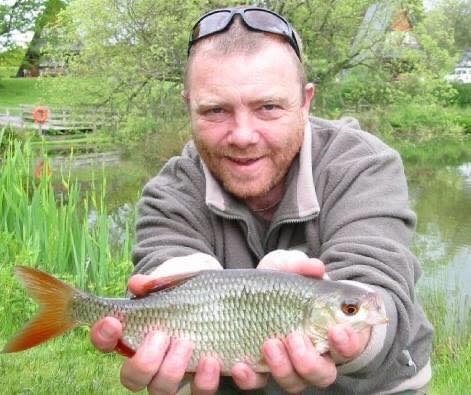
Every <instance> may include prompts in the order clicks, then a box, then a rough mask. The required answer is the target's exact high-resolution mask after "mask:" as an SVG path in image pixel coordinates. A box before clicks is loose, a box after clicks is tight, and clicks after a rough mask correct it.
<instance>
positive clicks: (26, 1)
mask: <svg viewBox="0 0 471 395" xmlns="http://www.w3.org/2000/svg"><path fill="white" fill-rule="evenodd" d="M45 3H46V1H45V0H16V1H13V0H11V1H8V0H7V1H4V2H2V4H0V45H2V46H4V47H10V46H11V45H12V38H13V37H14V35H15V34H18V33H24V32H26V31H28V30H31V29H32V28H33V27H34V23H35V20H36V17H37V16H38V14H39V13H40V12H41V11H42V10H43V9H44V4H45Z"/></svg>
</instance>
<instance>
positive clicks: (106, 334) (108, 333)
mask: <svg viewBox="0 0 471 395" xmlns="http://www.w3.org/2000/svg"><path fill="white" fill-rule="evenodd" d="M98 332H99V333H100V336H101V337H102V338H103V339H104V340H111V339H113V338H114V335H115V333H114V330H110V328H108V327H107V325H102V326H101V327H100V328H99V330H98Z"/></svg>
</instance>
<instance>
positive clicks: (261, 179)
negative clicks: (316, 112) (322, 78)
mask: <svg viewBox="0 0 471 395" xmlns="http://www.w3.org/2000/svg"><path fill="white" fill-rule="evenodd" d="M267 42H268V43H269V45H267V46H266V47H265V48H264V49H262V50H260V51H257V52H256V53H254V54H250V55H245V54H238V55H236V54H234V55H228V56H221V55H218V56H214V52H210V55H208V53H207V52H202V51H198V52H197V53H196V54H195V55H194V56H195V57H194V59H193V61H192V64H191V67H190V70H189V75H188V80H187V86H188V92H187V93H186V98H187V101H188V108H189V112H190V118H191V124H192V129H193V138H194V140H195V144H196V146H197V148H198V151H199V153H200V155H201V157H202V158H203V160H204V161H205V163H206V165H207V166H208V168H209V169H210V170H211V172H212V173H213V175H214V176H215V177H216V178H217V179H218V180H219V181H220V182H221V183H222V184H223V185H224V187H225V188H226V189H227V190H228V191H229V192H231V193H232V194H234V195H235V196H237V197H239V198H241V199H247V198H254V197H262V196H263V195H265V194H266V193H267V192H268V191H270V190H271V189H273V188H274V187H276V186H278V185H279V184H280V183H282V182H284V177H285V176H286V173H287V171H288V169H289V166H290V164H291V162H292V161H293V159H294V157H295V156H296V154H297V153H298V151H299V148H300V145H301V142H302V139H303V133H304V126H305V122H306V121H307V116H308V111H309V104H310V101H311V99H312V96H313V88H312V86H311V85H308V86H306V87H305V88H304V87H303V89H305V93H306V94H305V99H304V100H303V97H302V96H303V95H302V94H301V86H300V79H299V76H298V74H297V68H296V65H295V63H294V59H292V57H291V56H290V55H291V54H290V53H288V51H290V48H288V47H287V46H286V45H283V44H281V43H278V42H276V41H274V40H269V41H268V40H267Z"/></svg>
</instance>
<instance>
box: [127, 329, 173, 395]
mask: <svg viewBox="0 0 471 395" xmlns="http://www.w3.org/2000/svg"><path fill="white" fill-rule="evenodd" d="M169 343H170V338H169V337H168V336H167V335H166V334H165V333H163V332H151V333H149V334H148V335H147V336H146V338H145V339H144V341H143V343H142V344H141V346H140V347H139V348H138V349H137V351H136V354H134V356H133V357H132V358H129V359H127V360H126V361H125V362H124V364H123V367H122V368H121V383H122V384H123V386H124V387H126V388H127V389H129V390H131V391H139V390H142V389H144V388H146V387H147V385H148V384H149V383H150V381H151V380H152V378H153V377H154V375H155V374H156V373H157V371H158V370H159V368H160V365H161V364H162V361H163V359H164V356H165V353H166V352H167V348H168V346H169Z"/></svg>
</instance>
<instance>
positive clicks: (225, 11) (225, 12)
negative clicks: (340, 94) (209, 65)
mask: <svg viewBox="0 0 471 395" xmlns="http://www.w3.org/2000/svg"><path fill="white" fill-rule="evenodd" d="M236 15H239V16H240V18H241V19H242V21H243V23H244V25H245V26H246V27H247V28H248V29H249V30H254V31H258V32H265V33H273V34H277V35H279V36H282V37H284V38H285V39H287V40H288V42H289V44H290V45H291V47H292V48H293V49H294V52H296V55H297V56H298V58H299V60H301V51H300V50H299V45H298V41H297V40H296V36H295V34H294V30H293V28H292V26H291V25H290V24H289V22H288V21H287V20H286V19H285V18H283V17H282V16H281V15H278V14H277V13H275V12H273V11H270V10H267V9H265V8H259V7H243V8H241V7H237V8H221V9H218V10H213V11H210V12H208V13H207V14H204V15H203V16H202V17H201V18H200V19H199V20H198V22H196V24H195V26H194V27H193V29H192V31H191V36H190V40H189V42H188V55H190V49H191V47H192V45H193V44H194V43H195V42H197V41H199V40H201V39H203V38H205V37H208V36H211V35H213V34H217V33H220V32H223V31H225V30H227V29H228V28H229V26H230V25H231V23H232V21H233V20H234V17H235V16H236Z"/></svg>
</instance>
